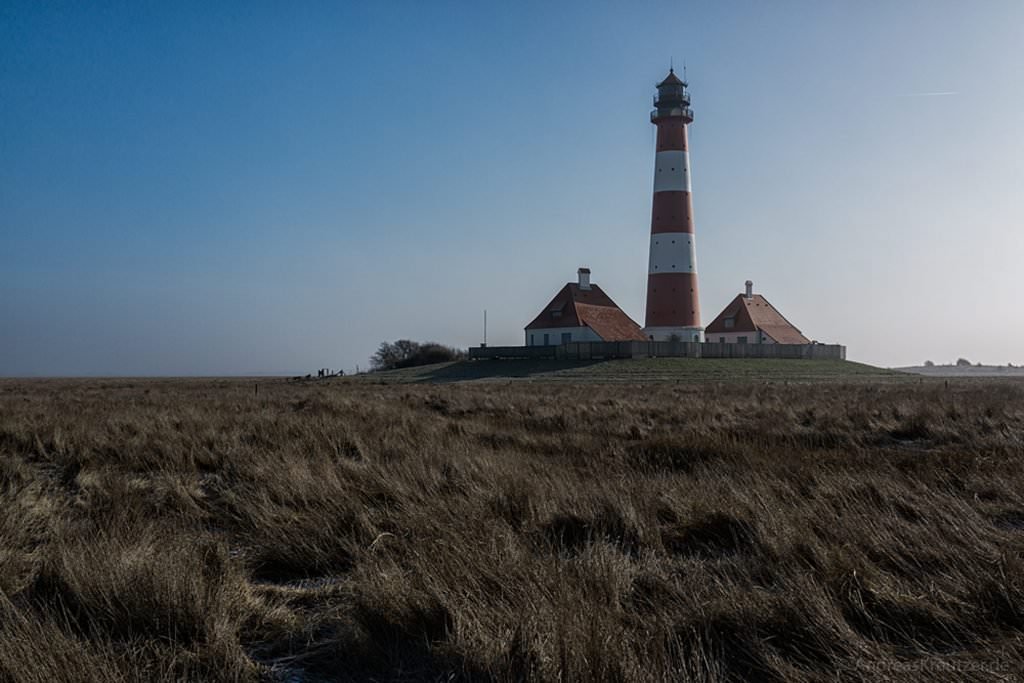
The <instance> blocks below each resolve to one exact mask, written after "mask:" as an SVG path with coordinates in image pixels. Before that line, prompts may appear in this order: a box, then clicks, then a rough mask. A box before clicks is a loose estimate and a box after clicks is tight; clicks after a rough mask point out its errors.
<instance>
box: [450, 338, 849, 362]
mask: <svg viewBox="0 0 1024 683" xmlns="http://www.w3.org/2000/svg"><path fill="white" fill-rule="evenodd" d="M469 357H470V358H471V359H485V358H502V359H543V358H547V359H554V360H603V359H611V358H790V359H801V360H846V347H845V346H842V345H840V344H719V343H716V342H642V341H636V342H572V343H569V344H560V345H554V346H485V347H476V348H471V349H470V350H469Z"/></svg>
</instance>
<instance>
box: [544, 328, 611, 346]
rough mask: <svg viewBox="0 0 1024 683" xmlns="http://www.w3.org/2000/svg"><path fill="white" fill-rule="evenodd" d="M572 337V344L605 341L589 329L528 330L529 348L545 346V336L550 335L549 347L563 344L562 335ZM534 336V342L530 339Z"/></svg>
mask: <svg viewBox="0 0 1024 683" xmlns="http://www.w3.org/2000/svg"><path fill="white" fill-rule="evenodd" d="M565 333H568V334H571V335H572V339H570V340H569V341H572V342H599V341H604V340H603V339H601V337H599V336H598V335H597V332H594V331H593V330H592V329H590V328H589V327H547V328H541V329H533V330H526V345H527V346H544V335H545V334H546V335H548V343H547V345H548V346H557V345H559V344H561V343H562V335H563V334H565ZM530 335H533V340H531V339H530Z"/></svg>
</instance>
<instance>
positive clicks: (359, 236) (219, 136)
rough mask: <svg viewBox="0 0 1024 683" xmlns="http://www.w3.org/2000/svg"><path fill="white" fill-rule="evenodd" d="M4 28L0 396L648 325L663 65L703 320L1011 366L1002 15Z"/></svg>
mask: <svg viewBox="0 0 1024 683" xmlns="http://www.w3.org/2000/svg"><path fill="white" fill-rule="evenodd" d="M101 5H102V8H100V9H97V8H91V9H87V8H86V7H85V6H84V4H83V3H66V4H61V3H37V2H19V1H14V2H11V1H8V2H5V3H3V5H2V6H0V375H18V376H23V375H178V374H186V375H196V374H215V375H227V374H253V373H288V374H292V373H299V372H302V373H305V372H310V371H315V369H316V368H319V367H331V368H339V367H340V368H344V369H346V370H348V371H351V370H352V369H354V368H355V367H356V365H357V364H358V365H359V366H360V367H362V368H365V367H366V365H367V359H368V357H369V356H370V355H371V354H372V352H373V351H374V349H375V348H376V346H377V344H379V343H380V342H381V341H383V340H394V339H397V338H412V339H419V340H436V341H439V342H442V343H446V344H450V345H456V346H463V347H465V346H470V345H474V344H477V343H479V342H480V340H481V327H482V312H483V310H484V309H485V308H486V309H487V311H488V321H489V329H488V341H489V342H490V343H491V344H492V345H498V344H521V343H522V339H523V332H522V328H523V326H524V325H525V324H526V323H527V322H529V321H530V320H531V319H532V318H533V317H534V315H536V313H537V312H538V311H539V310H540V309H541V307H543V306H544V305H545V304H546V303H547V301H548V300H549V299H550V298H551V297H552V296H553V295H554V293H555V292H556V291H557V290H558V289H559V288H560V287H561V286H562V285H563V284H564V283H565V282H567V281H569V280H572V279H574V278H575V272H576V268H577V267H579V266H581V265H586V266H589V267H590V268H591V269H592V271H593V275H592V278H593V281H594V282H596V283H597V284H599V285H601V286H602V288H603V289H605V291H607V292H608V293H609V294H610V295H611V296H612V297H613V298H614V299H615V300H616V302H617V303H618V304H619V305H620V306H621V307H622V308H623V309H624V310H625V311H626V312H627V313H629V314H630V315H631V316H632V317H633V318H634V319H635V320H637V321H640V322H641V323H642V321H643V304H644V288H645V285H646V280H647V252H648V240H649V231H650V205H651V189H652V175H653V163H654V126H652V125H651V124H650V122H649V120H648V113H649V110H650V105H651V97H652V95H653V94H654V84H655V83H656V82H657V81H658V80H660V79H661V78H662V77H664V75H665V73H666V72H667V68H668V63H669V59H670V58H672V59H674V60H675V64H676V65H677V66H678V65H681V64H682V63H683V62H684V61H685V63H686V65H687V72H688V77H689V81H690V91H691V95H692V100H693V108H694V111H695V114H696V120H695V122H694V124H693V125H692V126H691V129H690V155H691V165H692V182H693V191H694V212H695V218H696V229H697V253H698V264H699V273H700V287H701V306H702V309H703V318H704V320H703V322H704V323H705V324H707V323H708V322H710V321H711V319H712V318H713V317H714V316H715V315H716V314H717V313H718V312H719V311H720V310H721V309H722V308H723V307H724V306H725V304H726V303H728V301H729V300H730V299H731V298H732V297H733V296H735V295H736V294H737V293H738V292H740V291H741V290H742V288H743V282H744V281H745V280H746V279H748V278H749V279H752V280H754V282H755V289H756V290H757V291H758V292H760V293H762V294H764V295H765V296H766V297H767V298H768V299H769V301H771V302H772V303H774V304H775V305H776V306H777V307H778V308H779V309H780V310H781V311H782V313H783V314H784V315H786V316H787V317H788V318H789V319H790V320H791V321H792V322H793V323H794V324H796V325H797V326H798V327H799V328H801V329H802V330H803V332H804V333H805V334H807V336H809V337H811V338H813V339H817V340H820V341H825V342H838V343H843V344H846V345H847V347H848V355H849V357H850V358H851V359H854V360H861V361H865V362H869V363H874V364H879V365H885V366H898V365H910V364H920V363H921V362H923V361H924V360H926V359H930V360H933V361H935V362H950V361H954V360H955V359H956V358H957V357H959V356H964V357H967V358H969V359H970V360H972V361H983V362H986V363H999V364H1004V363H1007V362H1013V363H1015V364H1024V315H1022V314H1021V311H1022V310H1024V304H1021V290H1022V284H1024V283H1022V280H1024V275H1022V272H1021V264H1022V262H1024V194H1022V187H1024V134H1022V126H1021V124H1022V121H1024V77H1022V74H1024V49H1022V46H1024V3H1021V2H1019V1H1018V0H1012V1H1006V2H996V1H991V2H989V1H984V2H977V3H963V2H898V3H882V2H877V3H876V2H849V3H812V2H793V3H783V2H780V3H753V2H751V3H740V2H736V3H710V2H708V3H703V2H702V3H697V2H694V3H681V2H672V3H650V4H646V5H643V6H641V5H640V4H639V3H612V2H609V3H589V2H587V3H579V4H573V3H569V2H565V3H543V2H538V3H501V4H498V3H493V4H492V3H450V4H447V3H440V2H436V3H434V2H432V3H414V2H395V3H314V2H309V3H299V4H298V5H294V4H293V5H287V6H286V5H283V4H280V3H215V4H213V5H211V4H210V3H189V2H182V3H144V2H125V3H101Z"/></svg>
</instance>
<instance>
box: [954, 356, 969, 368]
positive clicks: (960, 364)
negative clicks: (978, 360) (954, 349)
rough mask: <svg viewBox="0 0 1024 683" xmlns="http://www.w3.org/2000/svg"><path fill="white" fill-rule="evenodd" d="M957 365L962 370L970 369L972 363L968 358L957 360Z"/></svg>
mask: <svg viewBox="0 0 1024 683" xmlns="http://www.w3.org/2000/svg"><path fill="white" fill-rule="evenodd" d="M956 364H957V366H958V367H961V368H964V367H970V366H971V361H969V360H967V359H966V358H957V359H956Z"/></svg>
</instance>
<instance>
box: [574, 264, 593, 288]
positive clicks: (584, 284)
mask: <svg viewBox="0 0 1024 683" xmlns="http://www.w3.org/2000/svg"><path fill="white" fill-rule="evenodd" d="M576 275H578V276H579V278H580V289H590V268H580V269H579V270H577V271H576Z"/></svg>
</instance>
